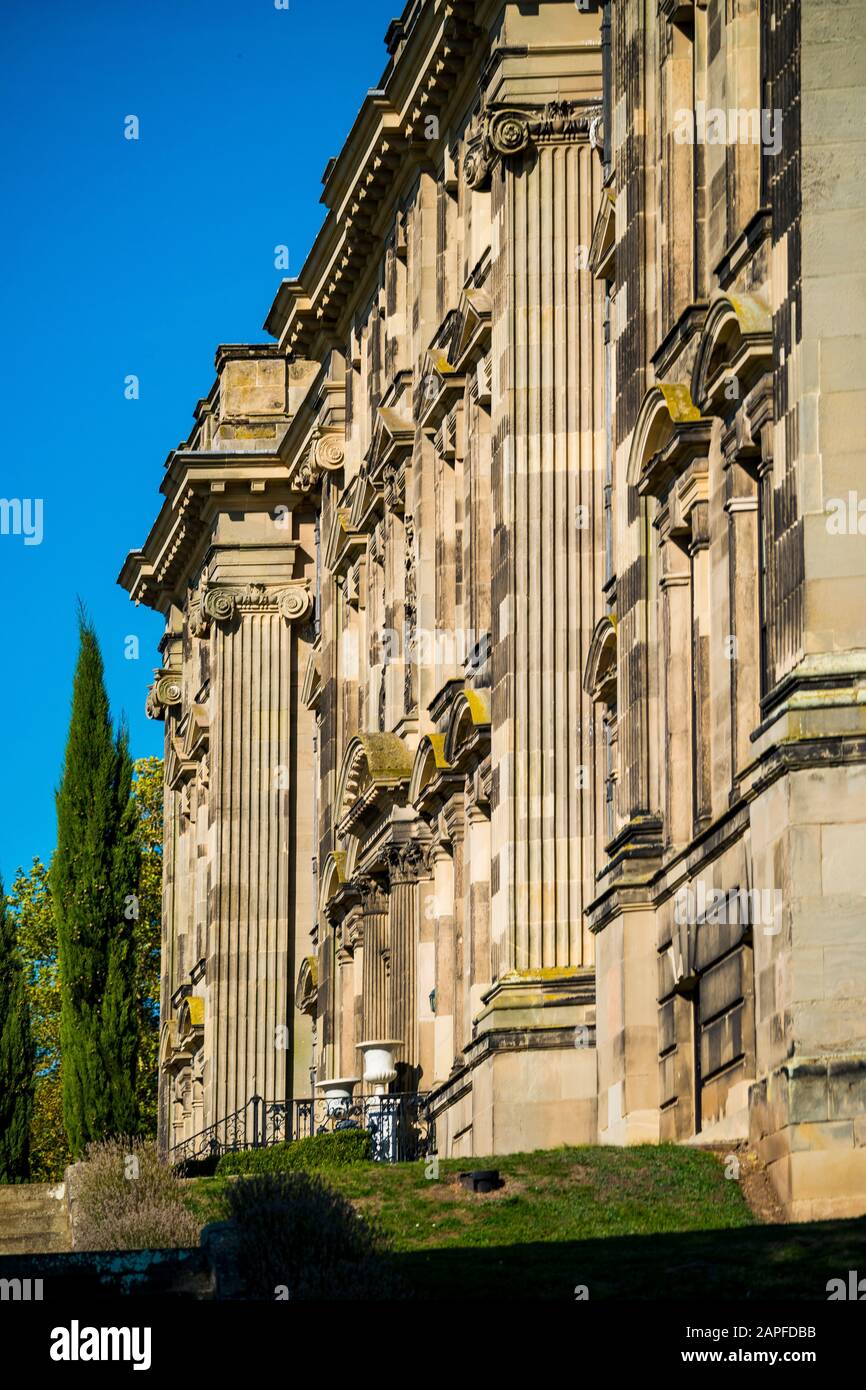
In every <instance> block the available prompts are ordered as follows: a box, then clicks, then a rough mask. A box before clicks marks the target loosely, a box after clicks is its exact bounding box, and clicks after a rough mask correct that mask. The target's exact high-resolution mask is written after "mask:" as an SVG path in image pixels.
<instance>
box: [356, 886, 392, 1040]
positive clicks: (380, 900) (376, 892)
mask: <svg viewBox="0 0 866 1390" xmlns="http://www.w3.org/2000/svg"><path fill="white" fill-rule="evenodd" d="M354 882H355V886H356V888H357V890H358V893H359V895H360V898H361V932H362V935H363V942H364V964H363V977H362V981H361V1031H362V1033H363V1038H362V1039H361V1040H362V1041H364V1042H372V1041H373V1040H374V1039H376V1038H389V1037H391V1034H390V1033H389V1031H388V1029H389V1017H388V968H387V962H386V955H385V953H386V952H387V949H388V899H387V896H386V894H385V893H384V892H383V891H382V889H381V887H380V886H379V884H378V883H377V882H376V880H375V879H373V878H369V877H367V876H364V877H362V878H358V879H355V881H354Z"/></svg>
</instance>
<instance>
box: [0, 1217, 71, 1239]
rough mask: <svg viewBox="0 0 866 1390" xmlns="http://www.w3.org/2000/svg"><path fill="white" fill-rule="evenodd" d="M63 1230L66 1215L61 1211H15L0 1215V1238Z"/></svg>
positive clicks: (64, 1228)
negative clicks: (31, 1232)
mask: <svg viewBox="0 0 866 1390" xmlns="http://www.w3.org/2000/svg"><path fill="white" fill-rule="evenodd" d="M65 1230H66V1213H65V1212H63V1211H57V1212H54V1211H51V1212H46V1211H17V1212H3V1214H2V1215H0V1238H2V1237H3V1236H17V1235H24V1234H26V1233H28V1232H30V1231H65Z"/></svg>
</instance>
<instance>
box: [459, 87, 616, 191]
mask: <svg viewBox="0 0 866 1390" xmlns="http://www.w3.org/2000/svg"><path fill="white" fill-rule="evenodd" d="M600 114H601V113H600V111H599V108H598V107H597V106H585V105H582V104H581V103H579V102H576V101H550V102H548V103H547V105H546V106H545V107H544V109H543V110H542V111H540V112H539V111H538V110H521V109H519V108H516V107H505V108H500V109H499V110H495V109H491V108H488V109H486V110H484V111H483V112H482V113H481V115H480V117H478V118H477V119H476V121H475V124H474V129H473V132H472V134H471V135H470V138H469V143H468V147H467V150H466V154H465V157H464V161H463V176H464V178H465V180H466V183H467V184H468V186H469V187H470V188H484V187H486V186H487V183H488V180H489V178H490V174H491V172H492V170H493V168H494V166H495V164H496V163H497V161H498V160H500V159H510V158H513V157H514V156H515V155H519V154H522V153H523V151H524V150H526V149H528V148H529V146H530V145H550V144H560V143H564V142H567V141H571V140H580V139H582V140H589V139H590V137H591V135H592V134H593V133H594V130H595V126H596V124H597V122H598V119H599V116H600Z"/></svg>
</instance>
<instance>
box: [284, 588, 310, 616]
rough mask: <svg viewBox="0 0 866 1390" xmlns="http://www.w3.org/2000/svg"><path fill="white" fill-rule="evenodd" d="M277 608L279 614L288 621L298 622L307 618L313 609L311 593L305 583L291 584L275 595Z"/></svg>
mask: <svg viewBox="0 0 866 1390" xmlns="http://www.w3.org/2000/svg"><path fill="white" fill-rule="evenodd" d="M277 608H278V610H279V613H280V616H281V617H283V618H285V620H286V622H288V623H298V622H301V621H302V620H303V619H304V618H308V617H309V615H310V614H311V613H312V611H313V595H312V593H311V591H310V588H309V585H307V584H293V585H292V587H291V588H290V589H283V591H282V593H281V594H278V595H277Z"/></svg>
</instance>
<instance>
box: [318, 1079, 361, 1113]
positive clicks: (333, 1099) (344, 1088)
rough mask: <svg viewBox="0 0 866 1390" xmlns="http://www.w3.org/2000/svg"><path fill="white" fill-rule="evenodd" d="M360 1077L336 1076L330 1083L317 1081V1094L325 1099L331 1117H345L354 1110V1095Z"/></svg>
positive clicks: (326, 1108)
mask: <svg viewBox="0 0 866 1390" xmlns="http://www.w3.org/2000/svg"><path fill="white" fill-rule="evenodd" d="M360 1080H361V1078H360V1076H334V1077H332V1078H331V1080H330V1081H317V1082H316V1094H317V1095H320V1096H322V1097H323V1098H324V1101H325V1110H326V1112H327V1114H328V1115H329V1116H335V1115H345V1114H347V1113H348V1111H349V1110H350V1109H351V1108H352V1094H353V1092H354V1090H355V1087H356V1086H357V1084H358V1082H359V1081H360Z"/></svg>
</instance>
